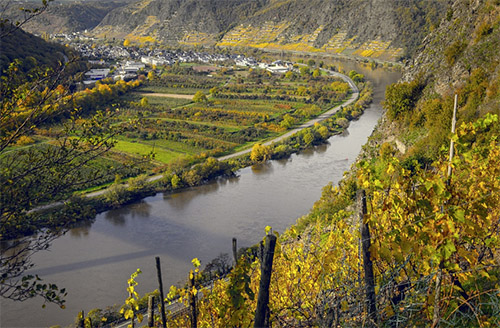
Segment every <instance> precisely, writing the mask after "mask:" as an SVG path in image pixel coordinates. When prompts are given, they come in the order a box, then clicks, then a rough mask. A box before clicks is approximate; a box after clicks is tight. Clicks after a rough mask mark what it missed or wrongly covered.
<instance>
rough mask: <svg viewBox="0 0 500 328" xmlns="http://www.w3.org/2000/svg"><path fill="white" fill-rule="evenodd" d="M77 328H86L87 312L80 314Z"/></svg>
mask: <svg viewBox="0 0 500 328" xmlns="http://www.w3.org/2000/svg"><path fill="white" fill-rule="evenodd" d="M76 326H77V328H85V312H83V310H81V311H80V313H78V324H77V325H76Z"/></svg>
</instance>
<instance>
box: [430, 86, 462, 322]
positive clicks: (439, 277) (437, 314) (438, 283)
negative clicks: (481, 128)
mask: <svg viewBox="0 0 500 328" xmlns="http://www.w3.org/2000/svg"><path fill="white" fill-rule="evenodd" d="M457 106H458V95H455V103H454V105H453V117H452V119H451V134H452V138H451V140H450V158H449V161H448V172H447V173H448V174H447V183H448V184H449V183H450V179H451V173H452V172H451V162H452V161H453V155H454V151H455V147H454V145H455V142H454V141H453V135H454V134H455V127H456V125H457ZM442 281H443V263H442V262H441V263H439V268H438V271H437V273H436V287H435V292H434V313H433V315H432V327H433V328H434V327H437V326H439V321H440V318H441V315H440V311H441V308H440V305H439V301H440V294H441V282H442Z"/></svg>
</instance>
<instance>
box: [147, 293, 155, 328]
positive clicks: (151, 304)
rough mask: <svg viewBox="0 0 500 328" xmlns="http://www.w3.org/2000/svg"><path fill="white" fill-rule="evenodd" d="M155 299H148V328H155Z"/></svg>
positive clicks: (150, 296) (152, 297) (150, 297)
mask: <svg viewBox="0 0 500 328" xmlns="http://www.w3.org/2000/svg"><path fill="white" fill-rule="evenodd" d="M154 313H155V297H154V296H153V295H149V298H148V327H154V324H155V316H154Z"/></svg>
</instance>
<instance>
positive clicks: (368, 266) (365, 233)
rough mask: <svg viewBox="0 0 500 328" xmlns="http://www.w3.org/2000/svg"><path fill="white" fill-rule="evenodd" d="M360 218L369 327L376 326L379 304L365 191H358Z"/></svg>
mask: <svg viewBox="0 0 500 328" xmlns="http://www.w3.org/2000/svg"><path fill="white" fill-rule="evenodd" d="M357 202H358V216H359V227H360V232H361V233H360V234H361V252H362V253H363V271H364V273H365V295H366V308H367V311H368V319H369V322H370V323H369V325H370V326H375V325H376V322H377V303H376V300H375V279H374V277H373V263H372V260H371V256H370V242H371V237H370V228H369V227H368V223H366V222H365V215H366V212H367V210H366V194H365V191H364V190H358V193H357Z"/></svg>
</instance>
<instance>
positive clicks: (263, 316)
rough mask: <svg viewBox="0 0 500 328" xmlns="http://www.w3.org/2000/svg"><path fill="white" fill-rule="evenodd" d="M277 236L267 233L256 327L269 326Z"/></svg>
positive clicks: (256, 311) (255, 321)
mask: <svg viewBox="0 0 500 328" xmlns="http://www.w3.org/2000/svg"><path fill="white" fill-rule="evenodd" d="M275 247H276V236H275V235H267V236H266V244H265V249H264V259H263V261H262V265H261V273H260V285H259V296H258V298H257V309H256V310H255V320H254V328H257V327H258V328H261V327H269V285H270V284H271V274H272V271H273V258H274V248H275Z"/></svg>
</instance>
